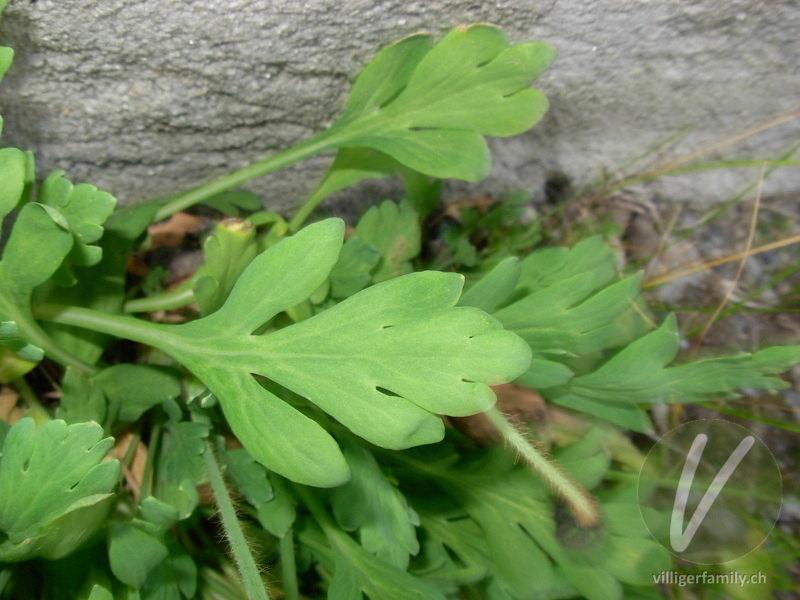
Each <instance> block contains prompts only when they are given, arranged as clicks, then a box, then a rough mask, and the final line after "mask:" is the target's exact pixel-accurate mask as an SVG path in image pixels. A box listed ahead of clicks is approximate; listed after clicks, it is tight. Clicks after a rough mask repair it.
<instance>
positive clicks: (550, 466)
mask: <svg viewBox="0 0 800 600" xmlns="http://www.w3.org/2000/svg"><path fill="white" fill-rule="evenodd" d="M485 414H486V416H487V417H488V418H489V421H491V423H492V425H494V426H495V427H496V428H497V431H499V432H500V435H501V436H503V439H504V440H505V441H506V443H507V444H508V445H509V446H511V447H512V448H513V449H514V450H515V451H516V452H517V454H518V455H519V456H520V457H521V458H522V459H523V460H524V461H525V462H526V463H527V464H528V466H530V467H531V469H533V471H534V472H536V473H537V474H538V475H539V476H540V477H541V478H542V479H543V480H544V481H545V483H546V484H547V486H548V487H549V488H550V489H551V490H552V491H553V493H554V494H555V495H556V496H557V497H558V498H560V499H561V500H563V501H564V503H565V504H566V505H567V507H568V508H569V510H570V512H571V513H572V514H573V516H574V517H575V519H576V520H577V521H578V524H579V525H581V526H582V527H593V526H594V525H597V523H598V522H599V520H600V514H599V512H598V510H597V505H596V504H595V502H594V500H593V499H592V497H591V496H590V495H589V493H588V492H587V491H586V490H584V489H583V488H581V487H580V486H579V485H578V484H577V483H575V482H574V481H572V479H570V477H569V476H568V475H567V474H566V473H564V472H563V471H562V470H561V469H559V468H558V467H557V466H556V465H555V464H554V463H553V462H551V461H550V460H548V459H547V458H546V457H545V456H544V455H543V454H542V453H541V452H540V451H539V450H538V449H537V448H536V447H535V446H534V445H533V444H532V443H531V441H530V440H528V439H527V438H526V437H525V436H524V435H522V434H521V433H520V432H519V431H517V429H516V427H514V426H513V425H512V424H511V423H509V422H508V419H506V417H505V416H504V415H503V413H501V412H500V411H499V410H497V409H496V408H490V409H489V410H488V411H486V413H485Z"/></svg>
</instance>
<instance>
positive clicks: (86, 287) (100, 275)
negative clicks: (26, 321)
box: [34, 204, 156, 365]
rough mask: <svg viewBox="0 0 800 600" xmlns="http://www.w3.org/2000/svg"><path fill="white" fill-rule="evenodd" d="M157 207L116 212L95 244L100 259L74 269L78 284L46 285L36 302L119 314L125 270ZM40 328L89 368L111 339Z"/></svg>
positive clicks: (79, 331) (47, 326) (93, 333)
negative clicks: (67, 285)
mask: <svg viewBox="0 0 800 600" xmlns="http://www.w3.org/2000/svg"><path fill="white" fill-rule="evenodd" d="M155 211H156V207H155V206H153V205H152V204H138V205H134V206H128V207H125V208H123V209H121V210H117V211H115V212H114V213H113V214H112V215H111V216H110V217H109V218H108V219H107V220H106V222H105V223H104V224H103V237H102V238H100V240H99V242H98V243H97V245H98V246H100V248H101V249H102V254H103V258H102V260H101V261H100V262H99V263H97V264H96V265H92V266H91V267H76V268H74V269H73V274H74V275H75V277H76V279H77V283H76V284H75V285H73V286H71V287H66V288H65V287H62V286H60V285H56V283H55V282H54V281H52V280H51V281H46V282H45V283H44V284H43V285H41V286H39V287H38V288H37V289H36V291H35V294H34V301H35V302H58V303H59V304H67V305H70V306H82V307H85V308H91V309H94V310H99V311H102V312H107V313H121V312H122V306H123V302H124V301H125V276H126V272H125V269H126V266H127V263H128V259H129V257H130V253H131V251H132V250H133V248H134V247H135V246H136V244H137V242H138V241H139V240H140V239H141V238H142V237H143V236H144V235H145V233H146V231H147V226H148V225H149V224H150V222H151V221H152V219H153V214H154V213H155ZM42 328H43V329H44V330H45V331H46V332H47V333H48V334H49V335H50V337H51V338H52V339H53V342H54V343H55V344H56V345H57V346H58V347H59V348H61V349H63V350H64V351H65V352H67V353H68V354H69V355H71V356H74V357H77V358H79V359H81V360H83V361H85V362H86V363H88V364H90V365H94V364H95V363H97V361H98V360H99V359H100V357H101V356H102V354H103V350H104V349H105V347H106V346H107V345H108V344H109V343H110V342H111V340H112V338H111V337H110V336H108V335H105V334H103V333H99V332H96V331H86V330H85V329H75V328H74V327H68V326H65V325H59V324H56V323H43V324H42Z"/></svg>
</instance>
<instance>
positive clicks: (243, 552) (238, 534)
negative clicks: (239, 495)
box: [203, 441, 269, 600]
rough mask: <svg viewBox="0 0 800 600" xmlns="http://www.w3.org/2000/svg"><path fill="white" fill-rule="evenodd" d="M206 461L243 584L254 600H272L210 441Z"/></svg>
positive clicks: (251, 599)
mask: <svg viewBox="0 0 800 600" xmlns="http://www.w3.org/2000/svg"><path fill="white" fill-rule="evenodd" d="M203 460H204V461H205V464H206V472H207V473H208V481H209V483H210V484H211V491H212V493H213V494H214V501H215V502H216V504H217V508H218V509H219V515H220V519H221V521H222V527H223V529H224V530H225V536H226V537H227V538H228V542H229V543H230V546H231V550H232V552H233V558H234V560H235V561H236V566H237V567H238V569H239V573H240V575H241V576H242V583H243V584H244V588H245V591H246V592H247V597H248V598H249V599H250V600H269V593H268V591H267V589H266V587H265V586H264V582H263V580H262V579H261V575H260V573H259V571H258V566H257V565H256V561H255V559H254V558H253V554H252V553H251V552H250V546H249V545H248V544H247V540H246V539H245V537H244V532H243V531H242V527H241V525H240V523H239V519H238V517H237V516H236V509H235V508H234V507H233V502H232V501H231V497H230V495H229V494H228V488H227V487H226V486H225V480H224V479H223V478H222V471H220V468H219V463H218V462H217V458H216V456H215V455H214V449H213V448H212V447H211V442H209V441H206V449H205V452H203Z"/></svg>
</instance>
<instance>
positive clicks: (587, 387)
mask: <svg viewBox="0 0 800 600" xmlns="http://www.w3.org/2000/svg"><path fill="white" fill-rule="evenodd" d="M679 341H680V340H679V337H678V329H677V324H676V321H675V318H674V316H670V317H669V318H668V319H666V320H665V321H664V323H663V324H662V325H661V327H659V328H658V329H657V330H656V331H653V332H651V333H648V334H647V335H645V336H643V337H641V338H639V339H638V340H636V341H635V342H633V343H631V344H630V345H628V346H626V347H625V348H624V349H623V350H621V351H620V352H618V353H617V354H616V355H614V356H613V357H612V358H610V359H609V360H608V361H606V362H605V363H604V364H603V365H601V366H600V367H599V368H597V369H596V370H595V371H594V372H592V373H589V374H586V375H582V376H580V377H576V378H575V379H573V380H572V381H571V382H570V384H569V386H568V388H567V389H566V390H564V391H563V393H564V396H565V397H566V398H569V399H573V398H580V399H583V400H586V401H590V402H596V403H606V402H608V401H611V402H614V403H618V404H628V403H630V404H651V403H655V402H696V401H699V400H702V399H708V398H719V397H723V398H731V397H736V395H735V393H734V392H735V390H738V389H743V388H748V389H770V390H777V389H784V388H785V387H786V386H787V385H788V384H787V383H786V382H784V381H782V380H780V379H777V378H775V377H770V375H772V374H778V373H782V372H784V371H785V370H786V369H787V368H789V367H790V366H792V365H794V364H797V363H798V362H800V346H778V347H774V348H767V349H765V350H762V351H760V352H757V353H756V354H740V355H735V356H724V357H718V358H709V359H705V360H699V361H696V362H692V363H689V364H686V365H681V366H676V367H668V365H669V364H670V363H671V362H672V361H673V360H674V358H675V356H676V355H677V353H678V344H679ZM554 400H555V401H556V402H560V401H561V400H560V399H559V398H558V397H554Z"/></svg>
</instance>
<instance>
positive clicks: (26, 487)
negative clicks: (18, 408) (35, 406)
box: [0, 418, 119, 561]
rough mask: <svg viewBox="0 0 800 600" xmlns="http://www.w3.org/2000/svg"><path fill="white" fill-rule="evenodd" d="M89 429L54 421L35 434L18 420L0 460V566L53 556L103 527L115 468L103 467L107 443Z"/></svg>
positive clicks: (109, 441) (97, 429) (29, 423)
mask: <svg viewBox="0 0 800 600" xmlns="http://www.w3.org/2000/svg"><path fill="white" fill-rule="evenodd" d="M113 443H114V440H113V439H112V438H103V429H102V428H101V427H100V426H99V425H97V424H96V423H77V424H73V425H67V424H66V423H65V422H64V421H61V420H53V421H47V422H46V423H44V424H43V425H42V426H41V427H40V428H39V430H38V431H36V426H35V424H34V422H33V420H32V419H28V418H26V419H22V420H20V421H19V422H17V423H16V424H15V425H14V426H13V427H12V428H11V430H10V431H9V432H8V435H7V436H6V439H5V442H4V444H3V452H2V457H1V458H0V530H1V531H2V532H4V541H3V542H2V543H1V544H0V560H3V561H15V560H24V559H27V558H31V557H34V556H43V557H45V558H50V559H54V558H60V557H62V556H65V555H67V554H69V553H70V552H72V551H73V550H75V549H76V548H77V547H78V546H80V545H81V544H82V543H83V542H84V541H86V539H88V538H89V537H90V536H91V535H92V534H93V533H94V532H95V531H96V530H97V529H98V528H99V527H100V525H101V524H102V523H103V520H104V519H105V516H106V514H107V512H108V509H109V507H110V503H111V501H112V498H113V496H112V495H111V494H110V492H111V490H112V488H113V487H114V485H115V484H116V480H117V477H118V475H119V462H117V461H116V460H109V461H105V462H103V459H104V458H105V456H106V454H107V453H108V451H109V450H110V448H111V446H112V445H113Z"/></svg>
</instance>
